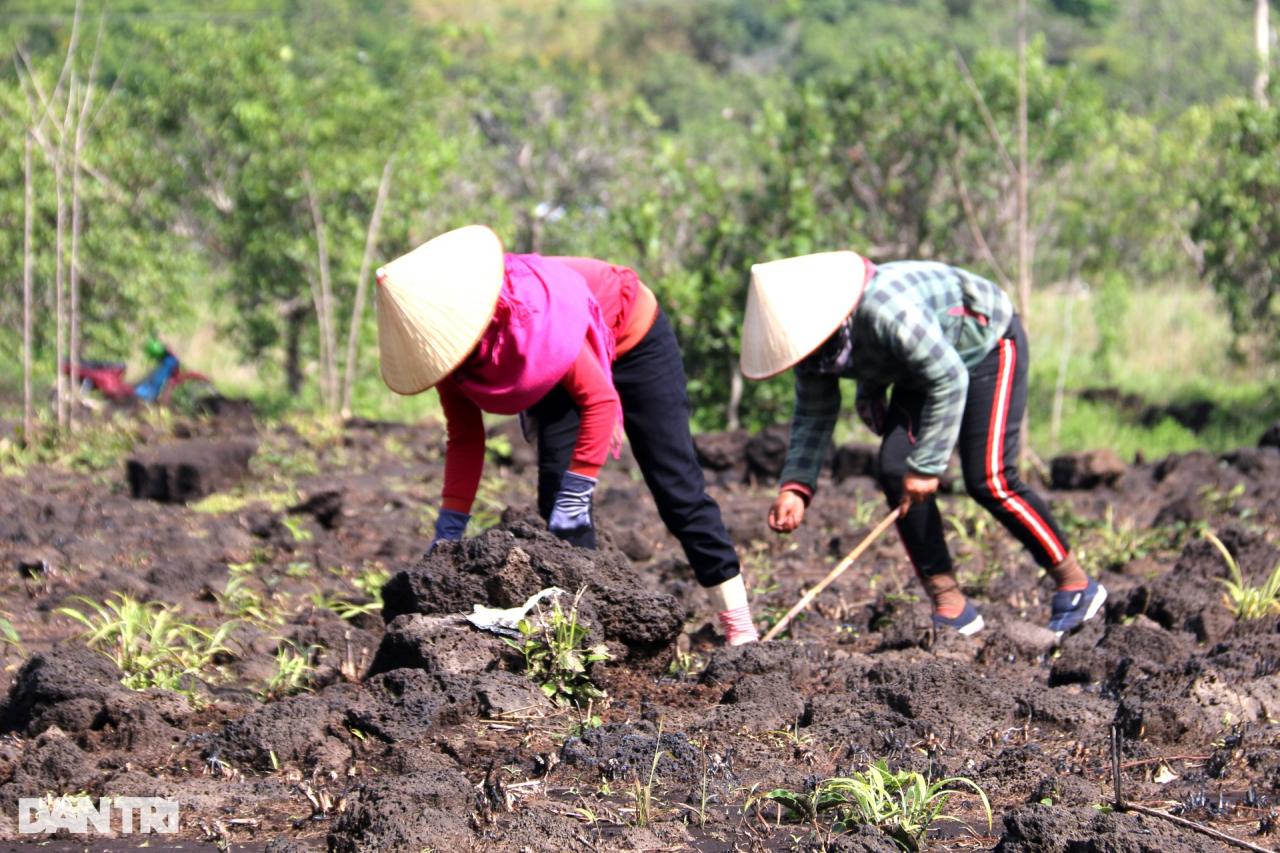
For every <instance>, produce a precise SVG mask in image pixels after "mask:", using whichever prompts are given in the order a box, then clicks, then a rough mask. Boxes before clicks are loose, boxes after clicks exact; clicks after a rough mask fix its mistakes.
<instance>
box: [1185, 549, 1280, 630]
mask: <svg viewBox="0 0 1280 853" xmlns="http://www.w3.org/2000/svg"><path fill="white" fill-rule="evenodd" d="M1202 535H1203V536H1204V538H1205V539H1208V540H1209V541H1210V542H1211V543H1213V546H1214V547H1215V548H1217V549H1218V553H1220V554H1221V555H1222V559H1223V560H1225V561H1226V563H1227V570H1228V571H1229V572H1230V573H1231V577H1230V578H1226V579H1224V580H1223V581H1222V585H1223V586H1224V587H1225V588H1226V592H1225V594H1224V596H1223V598H1224V599H1225V601H1226V605H1227V609H1229V610H1230V611H1231V613H1232V615H1233V616H1235V617H1236V620H1237V621H1240V622H1244V621H1247V620H1249V619H1263V618H1265V617H1267V616H1272V615H1275V614H1280V565H1277V566H1276V567H1275V570H1274V571H1272V572H1271V575H1270V577H1268V578H1267V579H1266V581H1264V582H1263V583H1262V585H1261V586H1254V585H1253V584H1250V583H1247V582H1246V581H1245V579H1244V572H1242V571H1241V570H1240V564H1239V563H1237V562H1236V559H1235V557H1233V556H1231V552H1230V551H1229V550H1227V546H1226V545H1224V544H1222V540H1221V539H1219V538H1218V537H1217V536H1215V535H1214V533H1213V531H1212V530H1207V529H1206V530H1205V531H1204V532H1203V534H1202Z"/></svg>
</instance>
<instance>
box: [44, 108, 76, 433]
mask: <svg viewBox="0 0 1280 853" xmlns="http://www.w3.org/2000/svg"><path fill="white" fill-rule="evenodd" d="M71 88H72V89H74V88H75V86H74V85H73V86H72V87H71ZM69 107H70V105H69V104H68V112H69V111H70V109H69ZM65 127H66V124H65V123H64V124H63V128H65ZM66 147H67V146H66V134H63V135H62V139H60V140H59V142H58V145H57V147H56V148H54V150H53V151H52V152H50V155H51V156H52V158H53V185H54V201H55V204H56V205H57V214H56V216H55V219H54V263H53V270H54V272H53V287H54V314H55V328H54V332H55V336H56V343H55V345H54V352H55V353H56V356H55V357H56V359H57V365H58V372H57V381H56V383H55V390H56V393H57V408H58V429H59V430H65V429H66V428H67V422H68V416H69V413H70V409H69V407H68V406H67V377H66V375H65V374H64V373H63V370H62V365H63V362H65V361H66V359H67V274H66V232H67V201H66V193H65V191H64V189H63V186H64V184H65V183H66V181H65V175H66V172H65V169H64V168H63V164H64V163H65V162H66V154H67V151H66Z"/></svg>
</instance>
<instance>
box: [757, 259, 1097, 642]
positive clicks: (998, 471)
mask: <svg viewBox="0 0 1280 853" xmlns="http://www.w3.org/2000/svg"><path fill="white" fill-rule="evenodd" d="M742 346H743V352H742V369H743V373H744V374H745V375H746V376H747V377H749V378H752V379H763V378H766V377H768V376H772V375H775V374H778V373H781V372H782V371H784V370H786V369H788V368H791V367H794V368H795V381H796V402H795V412H794V415H793V417H792V424H791V444H790V448H789V450H788V453H787V461H786V465H785V467H784V469H783V473H782V484H781V488H780V490H779V494H778V497H777V499H776V500H775V501H774V504H773V507H772V508H771V510H770V512H769V524H770V526H771V527H772V528H773V529H774V530H777V531H779V532H789V531H791V530H794V529H796V527H798V526H799V525H800V523H801V521H802V520H803V519H804V514H805V509H806V507H807V506H808V505H809V502H810V501H811V500H812V499H813V497H814V495H815V493H816V491H817V483H818V473H819V470H820V469H821V467H822V461H823V459H824V457H825V456H826V452H827V448H828V446H829V444H830V442H831V434H832V431H833V430H834V428H835V423H836V419H837V418H838V417H839V414H840V402H841V395H840V380H841V379H854V380H856V381H857V383H858V390H857V396H856V401H855V408H856V411H857V413H858V416H859V417H860V418H861V419H862V421H863V422H864V423H865V424H866V425H867V426H868V427H869V428H870V429H871V430H872V432H874V433H875V434H877V435H879V436H881V445H880V458H879V462H880V465H879V481H880V486H881V488H882V489H883V490H884V493H885V495H886V497H887V498H888V500H889V504H890V505H891V506H902V507H904V509H905V512H904V513H903V515H902V516H901V517H900V518H899V520H898V532H899V535H900V536H901V537H902V542H903V544H904V545H905V547H906V550H907V554H908V556H909V557H910V559H911V561H912V564H913V565H914V566H915V569H916V573H917V574H918V575H919V577H920V580H921V582H922V583H923V585H924V587H925V590H926V591H927V592H928V594H929V598H930V600H931V601H932V604H933V621H934V623H935V624H937V625H939V626H943V627H947V628H952V629H955V630H957V631H959V632H960V633H962V634H967V635H969V634H975V633H977V632H978V631H980V630H982V627H983V621H982V616H981V614H980V613H978V611H977V609H976V608H975V607H974V606H973V603H972V602H970V601H968V600H967V599H966V598H965V596H964V594H963V593H962V592H961V591H960V587H959V584H958V583H957V582H956V578H955V571H954V569H953V567H952V563H951V556H950V554H949V553H948V551H947V545H946V540H945V539H944V537H943V527H942V517H941V515H940V514H939V512H938V504H937V501H936V500H935V494H936V492H937V490H938V478H939V477H940V476H941V475H942V473H943V472H944V471H945V470H946V468H947V464H948V462H949V461H950V458H951V452H952V450H953V449H958V450H959V453H960V463H961V468H962V470H963V473H964V482H965V487H966V488H967V489H968V492H969V494H970V495H972V496H973V498H974V499H975V500H977V501H978V502H979V503H980V504H982V505H983V506H984V507H986V509H987V510H988V511H989V512H991V513H992V514H993V515H994V516H995V517H996V518H997V519H998V520H999V521H1000V523H1001V524H1003V525H1004V526H1005V528H1006V529H1008V530H1009V532H1010V533H1012V534H1013V535H1014V536H1015V537H1017V539H1018V540H1019V541H1020V542H1022V544H1023V545H1024V546H1025V547H1026V548H1027V549H1028V550H1029V551H1030V552H1031V554H1032V555H1033V556H1034V557H1035V560H1036V562H1037V563H1039V564H1040V565H1041V566H1042V567H1043V568H1044V569H1045V570H1046V572H1047V573H1048V574H1049V576H1050V577H1051V578H1052V579H1053V581H1054V583H1055V586H1056V592H1055V594H1054V596H1053V600H1052V605H1051V610H1052V613H1051V618H1050V621H1049V627H1050V629H1052V630H1053V631H1055V632H1057V633H1058V635H1059V636H1061V635H1062V634H1064V633H1066V632H1067V631H1070V630H1072V629H1073V628H1076V627H1078V626H1079V625H1080V624H1082V623H1083V622H1084V621H1085V620H1087V619H1089V618H1091V617H1093V616H1094V615H1095V614H1096V613H1097V612H1098V609H1099V608H1100V607H1101V606H1102V603H1103V602H1104V601H1105V600H1106V595H1107V593H1106V590H1105V589H1104V588H1103V587H1102V586H1101V585H1100V584H1098V583H1097V582H1096V581H1094V580H1091V579H1090V578H1089V577H1088V576H1087V575H1086V574H1085V573H1084V572H1083V571H1082V570H1081V568H1080V566H1079V564H1078V563H1077V561H1076V559H1075V557H1074V556H1073V555H1072V554H1071V551H1070V547H1069V546H1068V544H1067V541H1066V537H1065V536H1064V535H1063V533H1062V530H1061V529H1060V528H1059V527H1058V525H1057V523H1056V522H1055V521H1054V519H1053V516H1052V515H1051V514H1050V512H1049V509H1048V507H1047V506H1046V504H1045V502H1044V500H1043V499H1042V498H1041V497H1040V496H1039V495H1038V494H1036V493H1035V492H1034V491H1032V490H1031V489H1030V488H1029V487H1028V486H1027V485H1026V484H1025V483H1023V482H1022V480H1021V478H1020V477H1019V476H1018V470H1017V459H1018V442H1019V440H1020V430H1021V425H1022V414H1023V411H1024V410H1025V409H1026V405H1027V339H1026V333H1025V332H1024V331H1023V328H1022V323H1021V322H1020V321H1019V319H1018V316H1017V314H1015V313H1014V311H1013V306H1012V304H1011V303H1010V301H1009V297H1008V296H1007V295H1006V294H1005V293H1004V291H1002V290H1001V289H1000V288H999V287H997V286H996V285H995V284H993V283H992V282H990V281H988V280H986V279H984V278H982V277H981V276H977V275H974V274H973V273H971V272H968V271H966V270H963V269H960V268H958V267H952V266H948V265H946V264H941V263H935V262H930V261H897V262H893V263H886V264H882V265H880V266H876V265H874V264H872V263H871V262H870V261H868V260H866V259H864V258H862V257H860V256H858V255H856V254H854V253H853V252H828V253H823V254H819V255H806V256H803V257H799V258H789V259H785V260H781V261H774V262H772V263H767V264H757V265H756V266H754V267H753V268H752V282H751V290H750V294H749V296H748V300H747V318H746V324H745V327H744V330H743V344H742Z"/></svg>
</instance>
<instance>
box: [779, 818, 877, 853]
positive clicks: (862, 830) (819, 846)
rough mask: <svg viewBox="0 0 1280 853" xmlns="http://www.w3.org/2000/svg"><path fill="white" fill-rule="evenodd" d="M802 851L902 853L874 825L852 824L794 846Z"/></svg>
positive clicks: (817, 852) (812, 852) (818, 852)
mask: <svg viewBox="0 0 1280 853" xmlns="http://www.w3.org/2000/svg"><path fill="white" fill-rule="evenodd" d="M795 849H797V850H801V851H803V853H902V848H901V847H900V846H899V845H898V844H896V843H895V842H893V841H892V840H891V839H890V838H889V836H887V835H885V834H884V833H883V832H881V831H880V830H879V829H876V828H875V827H874V826H866V825H865V824H861V825H857V826H853V827H851V828H850V829H848V830H847V831H845V832H842V833H840V834H839V835H837V836H835V837H834V838H831V839H829V840H828V839H826V838H822V839H816V838H815V839H811V840H810V841H808V842H806V843H805V844H803V845H802V846H800V847H797V848H795Z"/></svg>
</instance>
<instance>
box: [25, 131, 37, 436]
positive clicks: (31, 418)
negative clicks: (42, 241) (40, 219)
mask: <svg viewBox="0 0 1280 853" xmlns="http://www.w3.org/2000/svg"><path fill="white" fill-rule="evenodd" d="M23 141H24V145H23V151H22V177H23V192H22V440H23V442H25V443H26V444H28V445H30V443H31V440H32V438H33V437H34V436H35V428H36V420H35V406H34V401H33V400H32V399H31V327H32V322H31V320H32V317H31V314H32V311H33V310H34V306H33V305H32V281H31V256H32V253H33V251H34V250H33V248H32V245H31V224H32V219H33V210H32V208H33V205H34V203H35V201H34V198H33V192H32V186H31V184H32V180H33V175H32V163H31V132H30V131H27V132H26V133H25V134H23Z"/></svg>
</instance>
